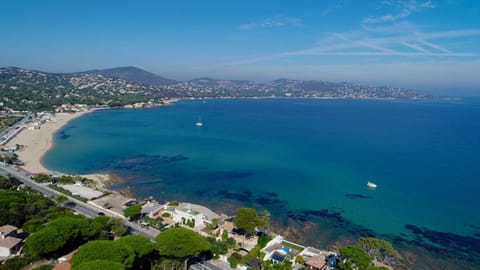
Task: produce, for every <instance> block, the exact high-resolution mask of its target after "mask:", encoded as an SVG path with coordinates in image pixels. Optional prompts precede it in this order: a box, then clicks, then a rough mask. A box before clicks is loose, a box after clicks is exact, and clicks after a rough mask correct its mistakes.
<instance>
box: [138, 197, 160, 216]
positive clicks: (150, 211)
mask: <svg viewBox="0 0 480 270" xmlns="http://www.w3.org/2000/svg"><path fill="white" fill-rule="evenodd" d="M163 208H164V206H163V205H161V204H159V203H158V202H155V201H152V202H147V203H146V204H144V205H143V206H142V210H141V214H142V216H143V215H146V216H148V217H149V218H155V217H156V216H158V215H159V214H160V212H161V211H162V209H163Z"/></svg>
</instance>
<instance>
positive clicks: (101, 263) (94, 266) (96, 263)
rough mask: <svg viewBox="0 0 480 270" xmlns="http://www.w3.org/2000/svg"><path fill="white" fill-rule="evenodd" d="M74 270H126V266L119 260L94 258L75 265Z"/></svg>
mask: <svg viewBox="0 0 480 270" xmlns="http://www.w3.org/2000/svg"><path fill="white" fill-rule="evenodd" d="M72 270H125V266H124V265H123V264H121V263H117V262H111V261H106V260H93V261H89V262H86V263H83V264H81V265H79V266H77V267H74V268H73V269H72Z"/></svg>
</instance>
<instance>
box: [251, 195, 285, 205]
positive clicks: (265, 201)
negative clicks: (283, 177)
mask: <svg viewBox="0 0 480 270" xmlns="http://www.w3.org/2000/svg"><path fill="white" fill-rule="evenodd" d="M255 202H256V203H258V204H261V205H270V204H277V203H280V202H281V201H280V200H279V199H276V198H269V197H266V196H261V195H260V196H259V197H257V198H255Z"/></svg>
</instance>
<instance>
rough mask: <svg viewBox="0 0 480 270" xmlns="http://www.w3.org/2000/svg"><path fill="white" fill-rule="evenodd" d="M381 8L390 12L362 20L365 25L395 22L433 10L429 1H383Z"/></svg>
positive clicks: (432, 5)
mask: <svg viewBox="0 0 480 270" xmlns="http://www.w3.org/2000/svg"><path fill="white" fill-rule="evenodd" d="M383 6H384V7H386V8H388V9H391V11H390V12H388V13H384V14H382V15H380V16H371V17H367V18H365V19H363V23H365V24H375V23H385V22H395V21H397V20H400V19H404V18H407V17H409V16H410V15H412V14H414V13H419V12H422V11H424V10H427V9H432V8H435V5H434V4H433V3H432V1H431V0H428V1H425V2H418V1H416V0H407V1H396V2H391V1H384V2H383Z"/></svg>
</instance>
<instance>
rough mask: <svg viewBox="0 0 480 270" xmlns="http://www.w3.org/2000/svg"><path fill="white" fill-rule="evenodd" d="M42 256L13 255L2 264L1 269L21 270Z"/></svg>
mask: <svg viewBox="0 0 480 270" xmlns="http://www.w3.org/2000/svg"><path fill="white" fill-rule="evenodd" d="M39 259H40V258H39V257H36V256H32V255H23V256H21V257H13V258H10V259H8V260H6V261H5V262H4V263H3V264H0V270H20V269H23V268H24V267H25V266H27V265H29V264H31V263H32V262H35V261H38V260H39Z"/></svg>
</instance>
